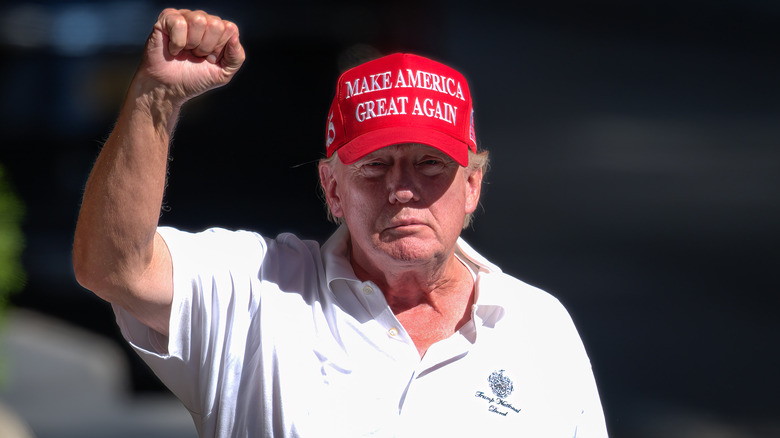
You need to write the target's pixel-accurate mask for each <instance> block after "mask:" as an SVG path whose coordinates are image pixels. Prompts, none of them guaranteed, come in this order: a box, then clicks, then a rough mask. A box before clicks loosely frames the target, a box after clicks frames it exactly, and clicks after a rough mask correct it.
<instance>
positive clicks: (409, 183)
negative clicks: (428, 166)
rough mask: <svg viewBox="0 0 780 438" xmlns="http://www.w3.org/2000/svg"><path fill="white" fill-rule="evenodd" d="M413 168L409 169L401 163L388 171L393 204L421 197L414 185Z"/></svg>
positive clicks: (390, 199) (388, 182)
mask: <svg viewBox="0 0 780 438" xmlns="http://www.w3.org/2000/svg"><path fill="white" fill-rule="evenodd" d="M412 172H413V170H410V169H407V168H406V166H403V165H401V164H399V163H396V164H395V165H393V166H392V168H391V169H390V171H389V172H388V173H387V184H388V189H389V192H390V198H389V201H390V203H391V204H395V203H401V204H405V203H407V202H412V201H417V200H419V199H420V197H419V194H418V191H417V190H416V189H415V186H414V178H413V177H412Z"/></svg>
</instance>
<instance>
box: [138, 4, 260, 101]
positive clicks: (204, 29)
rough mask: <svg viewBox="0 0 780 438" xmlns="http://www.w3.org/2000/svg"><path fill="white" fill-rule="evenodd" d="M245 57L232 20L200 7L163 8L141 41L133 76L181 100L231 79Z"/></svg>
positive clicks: (167, 95)
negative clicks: (141, 50)
mask: <svg viewBox="0 0 780 438" xmlns="http://www.w3.org/2000/svg"><path fill="white" fill-rule="evenodd" d="M244 59H245V54H244V49H243V47H242V46H241V43H240V42H239V38H238V26H236V25H235V24H234V23H232V22H230V21H227V20H223V19H221V18H220V17H217V16H215V15H209V14H207V13H206V12H203V11H190V10H188V9H178V10H177V9H166V10H164V11H162V13H161V14H160V16H159V17H158V19H157V22H156V23H155V24H154V30H153V31H152V34H151V35H150V36H149V39H148V40H147V42H146V49H145V53H144V59H143V62H142V63H141V66H140V67H139V70H138V73H137V76H136V79H142V80H144V85H148V86H151V87H153V88H155V89H160V87H162V90H164V91H165V93H166V98H169V99H171V100H173V101H174V102H176V103H179V104H181V103H184V102H185V101H186V100H188V99H190V98H192V97H195V96H197V95H199V94H201V93H204V92H206V91H208V90H210V89H212V88H216V87H219V86H222V85H225V84H227V83H228V82H230V80H231V79H232V77H233V76H234V75H235V74H236V72H237V71H238V69H239V68H240V67H241V64H243V62H244ZM147 81H150V82H147Z"/></svg>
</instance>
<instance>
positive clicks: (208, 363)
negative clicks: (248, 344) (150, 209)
mask: <svg viewBox="0 0 780 438" xmlns="http://www.w3.org/2000/svg"><path fill="white" fill-rule="evenodd" d="M159 232H160V235H161V236H162V237H163V239H164V240H165V242H166V244H167V245H168V248H169V250H170V252H171V258H172V260H173V277H174V279H173V282H174V294H173V303H172V305H171V319H170V322H169V336H168V337H167V338H166V337H164V336H163V335H161V334H159V333H157V332H156V331H154V330H152V329H150V328H148V327H146V326H145V325H144V324H142V323H141V322H139V321H138V320H137V319H135V318H134V317H133V316H132V315H130V314H129V313H128V312H126V311H125V310H124V309H122V308H121V307H118V306H114V307H113V308H114V312H115V315H116V319H117V324H118V325H119V327H120V330H121V332H122V335H123V336H124V337H125V339H126V340H127V341H128V342H129V343H130V345H131V346H132V347H133V349H134V350H135V351H136V352H137V353H138V355H139V356H140V357H141V358H142V359H143V360H144V362H146V363H147V365H149V367H150V368H151V369H152V370H153V371H154V373H155V374H156V375H157V376H158V377H159V378H160V380H161V381H162V382H163V383H164V384H165V385H166V386H167V387H168V388H169V389H170V390H171V391H172V392H173V393H174V395H176V396H177V397H178V398H179V399H180V400H181V401H182V403H183V404H184V405H185V406H186V407H187V409H189V410H190V412H191V413H192V414H193V416H202V415H206V414H207V412H204V410H207V409H208V406H210V404H211V402H212V401H213V400H212V399H213V398H214V397H215V396H216V394H217V391H218V388H217V386H218V385H219V381H218V376H219V375H220V374H221V373H220V372H219V371H218V370H216V369H215V368H218V369H219V368H221V367H222V364H221V362H222V360H223V358H224V357H227V356H228V354H226V353H227V350H228V349H229V348H230V347H231V345H230V344H232V343H236V344H239V343H241V342H242V341H241V339H243V338H245V337H246V334H245V332H246V330H245V329H246V327H247V326H248V324H249V320H250V316H251V314H252V313H253V311H252V306H253V303H254V300H253V297H252V296H251V294H250V291H251V287H249V285H248V284H247V283H251V281H252V277H253V276H254V278H257V272H258V269H259V266H260V264H261V263H262V260H263V258H264V256H265V254H266V250H267V245H266V243H265V240H264V239H263V238H262V237H260V236H259V235H256V234H254V233H250V232H245V231H227V230H224V229H219V228H213V229H209V230H206V231H204V232H201V233H197V234H192V233H186V232H183V231H179V230H176V229H173V228H165V227H161V228H160V229H159ZM245 286H246V287H245ZM242 331H243V332H244V335H242V334H241V333H242Z"/></svg>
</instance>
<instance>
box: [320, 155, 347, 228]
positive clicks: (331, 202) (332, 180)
mask: <svg viewBox="0 0 780 438" xmlns="http://www.w3.org/2000/svg"><path fill="white" fill-rule="evenodd" d="M336 165H337V164H336V163H333V162H330V163H329V162H326V161H324V160H323V161H320V165H319V172H320V185H321V186H322V192H323V193H324V194H325V201H326V202H327V203H328V208H330V213H331V214H332V215H333V216H334V217H337V218H338V217H343V216H344V211H343V209H342V207H341V198H340V197H339V194H338V190H337V188H338V179H337V178H336V169H335V167H336Z"/></svg>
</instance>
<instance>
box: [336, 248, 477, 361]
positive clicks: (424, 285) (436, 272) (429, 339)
mask: <svg viewBox="0 0 780 438" xmlns="http://www.w3.org/2000/svg"><path fill="white" fill-rule="evenodd" d="M350 261H351V263H352V267H353V269H354V271H355V274H356V275H357V277H358V278H359V279H361V280H362V281H368V280H370V281H373V282H374V283H376V285H377V286H379V287H380V288H381V289H382V292H383V293H384V296H385V300H386V301H387V304H388V305H389V306H390V309H391V310H392V311H393V313H394V314H395V315H396V318H398V321H399V322H400V323H401V324H402V325H403V326H404V329H406V331H407V333H409V335H410V336H411V338H412V340H413V341H414V344H415V346H416V347H417V350H418V352H419V354H420V356H421V357H422V356H423V355H424V354H425V352H426V351H427V350H428V348H429V347H430V346H431V345H433V344H434V343H436V342H438V341H441V340H443V339H446V338H448V337H450V336H452V334H454V333H455V332H457V331H458V330H459V329H460V328H461V327H463V325H464V324H466V323H467V322H468V321H469V319H470V318H471V307H472V305H473V304H474V280H473V277H472V274H471V271H470V270H469V269H468V268H467V267H466V266H465V265H464V264H463V263H462V262H461V261H460V260H459V259H458V258H457V257H456V256H455V254H454V252H453V253H452V254H450V256H449V257H448V258H447V259H446V260H445V262H444V263H442V264H440V265H438V266H436V267H435V268H434V269H432V267H431V266H425V267H419V266H418V267H408V266H406V267H405V269H390V268H388V269H385V270H372V271H370V270H367V269H365V268H364V267H363V266H362V265H360V264H359V263H356V262H355V260H354V259H353V258H352V257H351V256H350ZM372 274H373V275H372Z"/></svg>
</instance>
